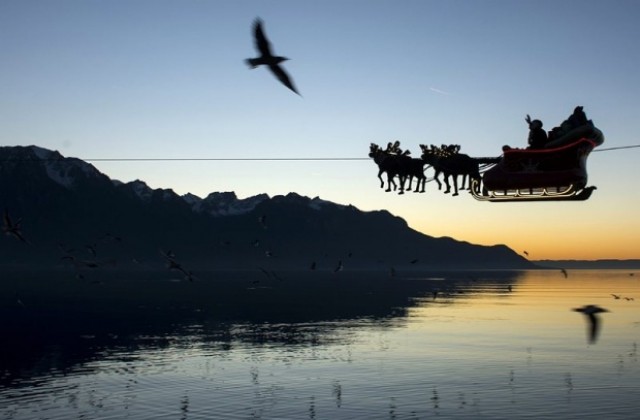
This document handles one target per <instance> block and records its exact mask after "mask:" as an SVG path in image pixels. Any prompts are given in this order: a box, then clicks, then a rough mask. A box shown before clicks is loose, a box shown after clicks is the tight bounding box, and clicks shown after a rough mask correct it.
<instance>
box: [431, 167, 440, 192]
mask: <svg viewBox="0 0 640 420" xmlns="http://www.w3.org/2000/svg"><path fill="white" fill-rule="evenodd" d="M438 175H440V172H439V171H437V170H436V174H435V175H434V176H433V179H435V180H436V182H437V183H438V190H441V189H442V183H441V182H440V179H438Z"/></svg>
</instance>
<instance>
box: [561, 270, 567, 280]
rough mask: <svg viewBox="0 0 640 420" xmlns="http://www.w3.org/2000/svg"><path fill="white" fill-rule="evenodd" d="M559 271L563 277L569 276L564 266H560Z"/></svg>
mask: <svg viewBox="0 0 640 420" xmlns="http://www.w3.org/2000/svg"><path fill="white" fill-rule="evenodd" d="M560 271H561V272H562V274H563V275H564V278H565V279H566V278H567V277H569V273H567V270H565V269H564V268H561V269H560Z"/></svg>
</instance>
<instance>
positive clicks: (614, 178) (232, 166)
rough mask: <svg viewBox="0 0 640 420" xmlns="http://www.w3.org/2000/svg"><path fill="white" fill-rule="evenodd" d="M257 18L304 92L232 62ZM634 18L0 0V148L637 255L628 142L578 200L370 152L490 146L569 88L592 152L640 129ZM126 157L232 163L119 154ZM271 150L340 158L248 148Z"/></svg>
mask: <svg viewBox="0 0 640 420" xmlns="http://www.w3.org/2000/svg"><path fill="white" fill-rule="evenodd" d="M256 17H260V18H261V19H262V20H263V22H264V31H265V33H266V35H267V37H268V38H269V39H270V41H271V43H272V47H273V50H274V53H275V54H278V55H283V56H286V57H289V58H290V60H289V61H286V62H285V63H284V64H283V65H284V68H285V69H286V71H287V72H288V73H289V74H290V76H291V78H292V79H293V81H294V83H295V85H296V86H297V88H298V90H299V91H300V93H301V96H298V95H296V94H295V93H293V92H291V91H290V90H288V89H287V88H286V87H284V86H283V85H281V84H280V83H279V82H278V81H277V80H276V79H275V78H274V77H273V76H272V75H271V74H270V73H269V72H268V71H267V70H266V69H264V68H257V69H253V70H251V69H249V68H248V67H247V66H246V64H245V63H244V60H245V59H246V58H249V57H254V56H255V55H256V51H255V48H254V43H253V39H252V29H251V26H252V22H253V21H254V19H255V18H256ZM639 17H640V2H637V1H633V0H612V1H592V0H579V1H573V0H562V1H557V0H539V1H516V0H511V1H507V0H485V1H475V0H466V1H463V0H418V1H408V0H405V1H375V0H347V1H342V0H341V1H334V0H325V1H321V2H320V1H289V0H278V1H270V0H260V1H248V0H247V1H243V0H237V1H236V0H234V1H231V0H229V1H223V0H219V1H218V0H216V1H213V0H211V1H204V0H180V1H178V0H174V1H166V0H126V1H125V0H111V1H105V0H76V1H70V0H56V1H49V0H41V1H33V0H21V1H8V0H0V60H1V62H2V65H1V66H0V145H5V146H15V145H38V146H40V147H44V148H48V149H52V150H57V151H59V152H60V153H61V154H62V155H64V156H67V157H78V158H81V159H86V160H91V163H92V164H93V165H94V166H95V167H96V168H97V169H99V170H100V171H101V172H103V173H105V174H106V175H108V176H109V177H111V178H112V179H118V180H120V181H123V182H128V181H133V180H135V179H140V180H143V181H145V182H146V183H147V184H148V185H149V186H150V187H152V188H171V189H173V190H174V191H175V192H177V193H179V194H186V193H188V192H190V193H192V194H195V195H198V196H200V197H206V196H207V195H208V194H209V193H211V192H223V191H234V192H235V193H236V194H237V196H238V197H239V198H247V197H251V196H254V195H257V194H262V193H267V194H269V195H270V196H275V195H279V194H287V193H289V192H296V193H298V194H301V195H304V196H308V197H311V198H313V197H320V198H321V199H324V200H329V201H333V202H336V203H339V204H352V205H354V206H356V207H357V208H359V209H360V210H363V211H373V210H388V211H389V212H391V213H392V214H394V215H397V216H400V217H402V218H403V219H405V220H406V221H407V223H408V224H409V226H410V227H412V228H413V229H416V230H418V231H420V232H423V233H425V234H427V235H431V236H435V237H443V236H447V237H453V238H455V239H458V240H462V241H468V242H471V243H475V244H482V245H494V244H505V245H507V246H509V247H510V248H512V249H513V250H514V251H516V252H518V253H520V254H524V251H527V252H528V254H529V258H531V259H534V260H538V259H601V258H615V259H627V258H640V246H638V236H639V235H640V221H639V219H638V217H637V213H638V209H639V208H640V189H638V188H634V187H633V182H634V181H635V180H636V179H637V178H638V175H640V170H639V169H638V167H637V166H636V162H637V160H638V159H639V158H640V148H627V149H617V150H604V151H601V152H598V149H595V150H594V152H593V153H592V154H591V155H590V157H589V161H588V171H589V185H595V186H597V190H596V191H595V192H594V194H593V196H592V197H591V198H590V199H589V200H588V201H584V202H548V203H487V202H478V201H475V200H474V199H473V198H472V197H471V196H470V195H468V194H466V193H463V194H461V195H460V196H458V197H452V196H450V195H445V194H443V193H442V191H438V190H437V186H436V184H435V183H434V182H431V183H428V184H427V192H426V193H424V194H413V193H410V194H405V195H402V196H401V195H398V194H393V193H385V192H384V190H382V189H380V188H379V181H378V179H377V178H376V175H377V170H378V169H377V166H376V165H375V163H374V162H373V161H372V160H370V159H368V157H367V155H368V152H369V144H370V143H372V142H373V143H377V144H380V145H386V144H387V142H389V141H393V140H400V141H401V145H402V147H403V148H404V149H409V150H411V151H412V152H413V155H415V156H417V155H419V154H420V147H419V145H420V144H453V143H455V144H460V145H461V147H462V148H461V152H462V153H466V154H468V155H470V156H474V157H496V156H499V155H500V154H501V150H502V146H503V145H505V144H508V145H511V146H512V147H524V146H526V142H527V135H528V126H527V124H526V123H525V121H524V117H525V115H526V114H530V115H531V116H532V118H538V119H540V120H542V121H543V122H544V128H546V129H547V130H550V129H551V128H552V127H554V126H556V125H559V124H560V123H561V122H562V121H563V120H564V119H566V118H567V117H568V116H569V115H570V114H571V112H572V111H573V108H574V107H575V106H577V105H582V106H584V110H585V112H586V113H587V116H588V117H589V118H590V119H592V120H593V121H594V123H595V124H596V126H597V127H598V128H600V129H601V130H602V131H603V133H604V135H605V142H604V144H603V145H602V146H600V149H605V148H614V147H622V146H629V145H638V144H640V136H638V135H637V134H636V133H635V128H636V126H637V124H638V120H639V117H640V105H639V103H638V98H640V72H639V71H638V68H640V48H639V47H638V45H637V40H638V39H640V26H639V25H637V20H638V18H639ZM139 158H140V159H153V158H158V159H167V158H173V159H175V158H184V159H194V158H200V159H202V158H216V159H221V158H224V159H241V160H229V161H191V160H184V161H135V160H133V161H132V160H121V159H139ZM274 158H276V159H280V158H339V159H345V160H326V161H323V160H294V161H281V160H252V159H274ZM92 159H115V160H114V161H93V160H92ZM242 159H249V160H242ZM358 159H359V160H358Z"/></svg>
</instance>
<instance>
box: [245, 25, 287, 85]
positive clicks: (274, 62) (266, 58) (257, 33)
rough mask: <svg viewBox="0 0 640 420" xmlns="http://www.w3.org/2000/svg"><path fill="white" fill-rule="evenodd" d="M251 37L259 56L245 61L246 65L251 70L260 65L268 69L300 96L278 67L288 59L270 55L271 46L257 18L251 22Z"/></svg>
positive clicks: (285, 74) (280, 67)
mask: <svg viewBox="0 0 640 420" xmlns="http://www.w3.org/2000/svg"><path fill="white" fill-rule="evenodd" d="M253 37H254V42H255V46H256V49H257V50H258V52H259V53H260V55H259V56H258V57H256V58H248V59H246V60H245V62H246V63H247V65H248V66H249V67H250V68H252V69H255V68H256V67H258V66H262V65H264V66H267V67H269V70H271V73H273V75H274V76H275V77H276V78H277V79H278V80H280V82H281V83H282V84H283V85H285V86H286V87H288V88H289V89H291V90H292V91H294V92H295V93H297V94H298V95H300V93H299V92H298V90H297V89H296V87H295V86H294V85H293V82H292V81H291V79H290V78H289V75H288V74H287V73H286V72H285V71H284V69H283V68H282V66H281V65H280V63H282V62H283V61H286V60H288V58H287V57H280V56H277V55H273V54H272V53H271V44H270V42H269V40H268V39H267V37H266V36H265V35H264V31H263V30H262V20H261V19H260V18H257V19H256V20H255V21H254V22H253Z"/></svg>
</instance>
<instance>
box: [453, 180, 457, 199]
mask: <svg viewBox="0 0 640 420" xmlns="http://www.w3.org/2000/svg"><path fill="white" fill-rule="evenodd" d="M453 195H454V196H456V195H458V177H457V176H455V175H454V176H453Z"/></svg>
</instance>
